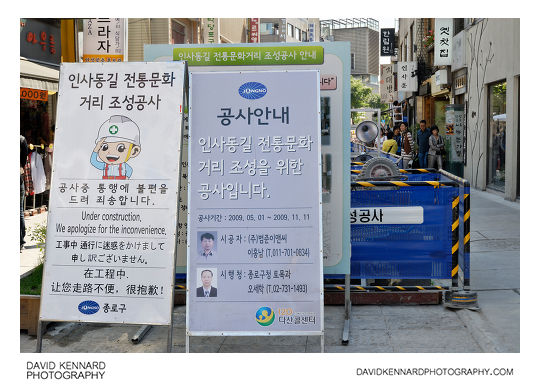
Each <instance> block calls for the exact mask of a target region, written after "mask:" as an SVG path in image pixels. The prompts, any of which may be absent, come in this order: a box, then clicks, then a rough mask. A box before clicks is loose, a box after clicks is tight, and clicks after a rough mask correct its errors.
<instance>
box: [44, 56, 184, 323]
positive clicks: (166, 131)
mask: <svg viewBox="0 0 540 386" xmlns="http://www.w3.org/2000/svg"><path fill="white" fill-rule="evenodd" d="M184 78H185V63H183V62H175V63H125V62H124V63H64V64H62V65H61V68H60V88H59V100H58V119H57V129H56V138H55V155H54V164H53V179H52V184H51V194H50V210H49V217H48V224H47V242H46V256H47V258H46V261H45V270H44V279H43V289H42V301H41V313H40V318H41V319H42V320H65V321H83V322H105V323H133V324H169V323H170V318H171V305H172V289H173V284H174V283H173V269H174V252H175V237H176V223H177V215H176V213H177V205H178V180H179V179H178V174H179V167H180V153H179V152H180V145H181V121H182V117H181V105H182V103H183V99H182V98H183V95H184Z"/></svg>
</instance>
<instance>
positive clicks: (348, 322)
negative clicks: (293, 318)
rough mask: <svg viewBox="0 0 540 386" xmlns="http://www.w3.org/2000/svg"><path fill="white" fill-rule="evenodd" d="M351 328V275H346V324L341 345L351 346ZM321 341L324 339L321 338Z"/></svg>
mask: <svg viewBox="0 0 540 386" xmlns="http://www.w3.org/2000/svg"><path fill="white" fill-rule="evenodd" d="M350 327H351V275H350V274H346V275H345V322H344V324H343V335H342V337H341V344H342V345H344V346H346V345H348V344H349V332H350ZM321 339H323V338H322V337H321ZM321 342H322V340H321ZM321 346H322V343H321ZM322 347H324V346H322Z"/></svg>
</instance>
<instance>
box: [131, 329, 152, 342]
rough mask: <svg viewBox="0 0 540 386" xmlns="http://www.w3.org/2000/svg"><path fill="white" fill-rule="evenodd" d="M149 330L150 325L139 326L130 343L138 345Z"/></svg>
mask: <svg viewBox="0 0 540 386" xmlns="http://www.w3.org/2000/svg"><path fill="white" fill-rule="evenodd" d="M151 328H152V325H150V324H147V325H144V326H141V328H139V329H138V330H137V332H136V333H135V335H133V337H132V338H131V343H133V344H139V343H141V341H142V340H143V338H144V336H145V335H146V334H148V332H149V331H150V329H151Z"/></svg>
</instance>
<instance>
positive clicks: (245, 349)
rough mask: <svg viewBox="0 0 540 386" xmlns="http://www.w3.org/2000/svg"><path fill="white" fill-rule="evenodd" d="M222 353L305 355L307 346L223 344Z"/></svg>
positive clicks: (220, 350) (220, 349)
mask: <svg viewBox="0 0 540 386" xmlns="http://www.w3.org/2000/svg"><path fill="white" fill-rule="evenodd" d="M218 352H220V353H305V352H306V347H305V345H300V346H299V345H279V346H275V345H260V344H254V345H252V344H223V345H222V346H221V347H220V348H219V351H218Z"/></svg>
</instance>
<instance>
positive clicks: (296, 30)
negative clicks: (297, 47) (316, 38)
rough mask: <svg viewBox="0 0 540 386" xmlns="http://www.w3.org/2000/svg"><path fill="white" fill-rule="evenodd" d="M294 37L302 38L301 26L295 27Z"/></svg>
mask: <svg viewBox="0 0 540 386" xmlns="http://www.w3.org/2000/svg"><path fill="white" fill-rule="evenodd" d="M294 38H295V39H296V40H298V41H300V40H301V39H302V36H301V33H300V28H295V29H294Z"/></svg>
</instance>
